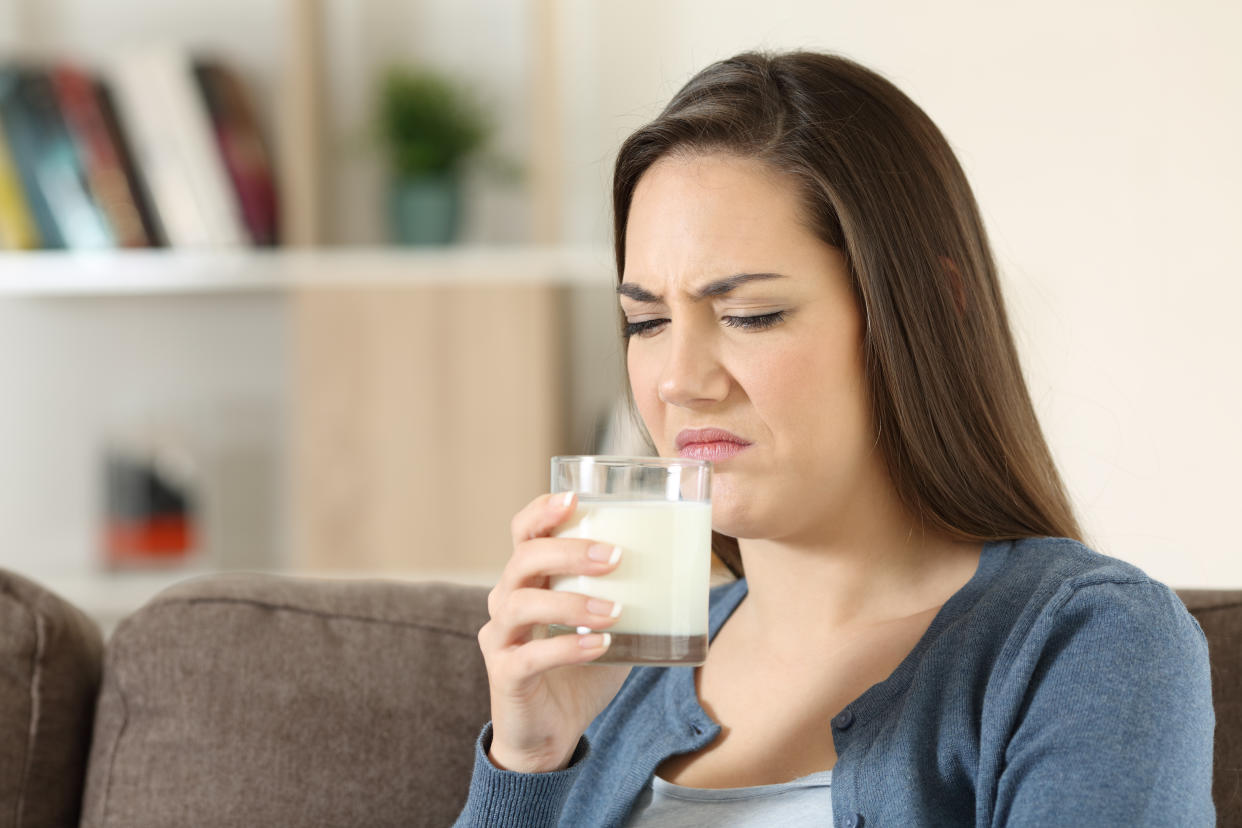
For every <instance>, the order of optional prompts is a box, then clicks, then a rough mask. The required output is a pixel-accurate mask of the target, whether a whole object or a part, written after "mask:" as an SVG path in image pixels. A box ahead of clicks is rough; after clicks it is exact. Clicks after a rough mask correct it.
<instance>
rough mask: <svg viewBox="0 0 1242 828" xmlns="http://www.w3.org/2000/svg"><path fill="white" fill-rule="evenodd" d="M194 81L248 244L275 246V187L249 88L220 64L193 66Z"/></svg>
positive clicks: (199, 63) (205, 62)
mask: <svg viewBox="0 0 1242 828" xmlns="http://www.w3.org/2000/svg"><path fill="white" fill-rule="evenodd" d="M194 77H195V79H196V80H197V82H198V86H199V89H200V90H201V92H202V94H203V98H204V100H205V101H206V102H207V111H208V113H209V114H210V116H211V122H212V127H213V129H214V131H215V137H216V145H217V147H218V148H219V150H220V156H221V158H223V159H224V166H225V169H226V170H227V171H228V175H229V178H230V180H231V181H232V184H233V190H234V192H235V193H236V195H237V200H238V204H239V205H240V207H241V214H242V220H243V221H244V223H245V225H246V230H247V231H248V233H249V235H250V240H251V241H252V242H253V243H255V244H258V245H273V244H276V243H277V233H278V219H277V214H276V182H275V180H274V177H273V173H272V164H271V161H270V159H269V156H268V153H267V148H266V146H265V145H264V142H263V137H262V135H261V134H260V132H259V124H258V120H257V119H256V118H255V115H254V110H253V109H252V108H251V106H250V101H249V100H248V99H247V97H246V91H245V88H244V87H243V85H242V83H241V80H240V79H239V78H238V77H237V75H236V74H234V73H233V71H232V70H230V69H229V68H228V67H226V66H225V65H223V64H222V63H219V62H218V61H213V60H196V61H194Z"/></svg>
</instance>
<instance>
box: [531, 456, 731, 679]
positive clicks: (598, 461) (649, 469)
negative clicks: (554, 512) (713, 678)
mask: <svg viewBox="0 0 1242 828" xmlns="http://www.w3.org/2000/svg"><path fill="white" fill-rule="evenodd" d="M711 474H712V470H711V463H710V462H709V461H707V460H689V459H683V458H664V457H610V456H587V455H580V456H572V457H553V458H552V493H553V494H555V493H557V492H569V491H572V492H575V493H576V494H577V497H578V505H577V508H576V509H575V511H574V513H573V515H572V516H570V517H569V518H568V519H566V521H565V522H564V523H562V524H561V525H560V526H559V527H558V528H557V530H556V532H555V533H554V534H555V535H556V536H557V537H562V538H590V539H591V540H594V541H599V542H602V543H610V544H614V545H616V546H620V547H621V548H622V549H623V550H624V553H623V554H622V555H621V561H620V563H618V564H617V567H616V568H615V569H614V570H613V571H612V572H609V573H608V574H607V575H600V576H586V575H567V576H560V577H554V578H552V579H551V581H552V583H551V588H552V589H554V590H558V591H561V592H577V593H582V594H584V595H590V596H591V597H593V598H602V599H605V600H608V601H619V602H620V603H621V607H622V609H621V615H620V617H619V618H618V620H617V622H616V623H615V624H613V625H612V626H611V627H609V628H608V629H607V632H609V633H611V634H612V644H611V646H609V648H608V650H607V651H606V652H605V653H604V654H603V655H602V656H600V657H599V658H598V659H595V661H593V662H591V663H595V664H601V663H611V664H643V665H668V666H674V665H682V666H692V665H698V664H702V663H703V662H704V661H705V660H706V659H707V598H708V584H709V580H710V578H711V542H712V502H711ZM585 632H588V630H586V629H585V628H577V629H575V628H573V627H564V626H560V625H551V626H549V627H548V634H549V635H564V634H567V633H585Z"/></svg>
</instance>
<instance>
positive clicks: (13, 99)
mask: <svg viewBox="0 0 1242 828" xmlns="http://www.w3.org/2000/svg"><path fill="white" fill-rule="evenodd" d="M0 121H2V123H3V126H4V129H5V132H6V134H7V135H8V137H9V142H10V148H11V150H12V153H13V157H14V159H15V161H16V163H17V167H18V170H19V173H20V176H21V179H22V183H23V186H24V188H25V191H26V195H27V198H28V199H29V202H30V206H31V208H32V213H33V214H34V217H35V222H36V224H37V225H38V227H39V233H40V235H41V236H42V237H43V240H44V243H45V244H46V245H47V246H49V247H69V248H97V247H111V246H113V245H114V238H113V235H112V231H111V228H109V226H108V224H107V220H106V219H105V218H104V215H103V213H102V212H101V211H100V209H99V207H98V205H97V204H96V203H95V200H94V197H93V196H92V194H91V192H90V189H89V187H88V186H87V183H86V179H85V175H84V173H83V170H82V167H81V165H80V164H79V161H78V153H77V148H76V147H75V146H74V143H73V139H72V138H71V137H70V135H69V132H68V130H67V129H66V127H65V124H64V120H63V119H62V117H61V112H60V108H59V106H58V104H57V101H56V91H55V89H54V87H53V85H52V81H51V78H50V76H49V74H48V73H47V72H46V71H44V70H42V69H37V68H33V67H29V68H10V69H7V70H5V71H4V72H3V73H2V77H0Z"/></svg>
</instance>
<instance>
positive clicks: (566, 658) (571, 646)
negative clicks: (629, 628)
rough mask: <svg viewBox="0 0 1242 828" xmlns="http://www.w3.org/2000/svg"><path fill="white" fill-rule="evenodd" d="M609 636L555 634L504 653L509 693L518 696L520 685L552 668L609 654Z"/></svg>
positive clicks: (596, 634)
mask: <svg viewBox="0 0 1242 828" xmlns="http://www.w3.org/2000/svg"><path fill="white" fill-rule="evenodd" d="M611 644H612V635H611V634H610V633H588V634H586V635H578V634H576V633H573V634H568V635H557V636H553V637H551V638H538V639H535V640H533V641H528V642H526V643H525V644H522V645H521V646H519V647H514V648H512V649H511V650H509V651H508V652H506V653H505V654H504V656H503V658H502V660H503V661H504V668H503V669H504V671H505V672H506V673H507V674H508V676H509V679H510V681H511V682H512V690H513V692H515V693H521V692H523V690H524V689H525V688H524V687H523V685H524V684H525V683H526V682H528V681H530V680H531V679H534V678H536V677H538V676H539V675H541V674H542V673H546V672H547V671H548V670H551V669H552V668H554V667H564V666H566V665H573V664H583V663H585V662H588V661H594V660H595V659H597V658H599V657H600V656H602V655H603V654H604V653H605V652H607V651H608V648H609V647H610V646H611Z"/></svg>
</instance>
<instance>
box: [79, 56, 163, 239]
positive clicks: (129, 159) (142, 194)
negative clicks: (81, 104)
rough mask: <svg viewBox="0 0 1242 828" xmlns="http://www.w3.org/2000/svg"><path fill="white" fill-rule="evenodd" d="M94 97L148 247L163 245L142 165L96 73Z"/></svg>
mask: <svg viewBox="0 0 1242 828" xmlns="http://www.w3.org/2000/svg"><path fill="white" fill-rule="evenodd" d="M95 97H96V99H98V101H99V111H100V113H101V114H102V115H103V120H104V127H105V128H106V129H107V130H108V134H109V135H110V136H111V137H112V144H113V146H115V147H116V150H117V160H118V161H119V162H120V164H121V170H122V171H123V172H124V174H125V178H126V179H127V180H128V181H129V183H130V187H131V190H132V192H133V195H134V207H135V208H137V210H138V216H139V218H140V219H141V220H142V226H143V229H144V230H145V232H146V235H147V240H148V241H149V242H150V244H151V246H152V247H166V246H167V245H168V237H167V236H166V235H165V233H164V228H163V226H162V225H161V224H160V221H159V215H158V214H157V213H156V212H155V205H154V204H153V203H152V201H151V187H150V185H149V184H148V183H147V178H146V176H145V175H144V174H143V171H142V169H141V168H140V167H139V166H138V165H137V164H136V163H135V162H134V153H133V149H132V144H131V142H130V140H129V136H128V135H127V134H126V132H125V129H124V128H123V127H122V125H121V120H120V118H119V117H118V116H117V112H116V101H115V100H114V99H113V97H112V90H111V89H110V88H109V87H108V84H107V82H106V81H104V80H103V79H102V78H99V77H96V78H95Z"/></svg>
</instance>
